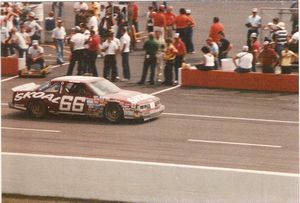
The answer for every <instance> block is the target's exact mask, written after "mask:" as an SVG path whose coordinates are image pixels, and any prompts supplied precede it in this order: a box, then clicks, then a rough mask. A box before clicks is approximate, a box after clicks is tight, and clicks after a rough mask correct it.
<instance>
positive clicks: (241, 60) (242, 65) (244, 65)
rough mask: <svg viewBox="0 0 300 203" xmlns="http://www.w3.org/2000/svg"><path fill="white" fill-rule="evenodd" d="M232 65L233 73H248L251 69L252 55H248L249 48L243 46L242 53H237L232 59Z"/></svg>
mask: <svg viewBox="0 0 300 203" xmlns="http://www.w3.org/2000/svg"><path fill="white" fill-rule="evenodd" d="M232 61H233V63H234V65H235V66H236V69H235V70H234V71H235V72H238V73H249V72H251V68H252V61H253V55H252V54H251V53H249V47H248V46H243V48H242V52H240V53H238V54H237V55H236V56H235V57H234V58H233V59H232ZM237 61H238V62H237Z"/></svg>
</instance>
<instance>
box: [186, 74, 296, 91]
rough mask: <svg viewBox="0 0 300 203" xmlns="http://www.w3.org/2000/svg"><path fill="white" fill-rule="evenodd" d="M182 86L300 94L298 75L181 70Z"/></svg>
mask: <svg viewBox="0 0 300 203" xmlns="http://www.w3.org/2000/svg"><path fill="white" fill-rule="evenodd" d="M181 71H182V72H181V80H182V81H181V85H182V86H194V87H209V88H225V89H242V90H263V91H273V92H290V93H298V92H299V82H298V81H299V75H298V74H287V75H284V74H267V73H257V72H255V73H236V72H233V71H222V70H212V71H200V70H190V69H181Z"/></svg>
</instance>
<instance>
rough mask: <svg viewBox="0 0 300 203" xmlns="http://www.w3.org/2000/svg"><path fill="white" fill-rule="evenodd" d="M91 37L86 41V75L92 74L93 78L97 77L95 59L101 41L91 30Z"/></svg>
mask: <svg viewBox="0 0 300 203" xmlns="http://www.w3.org/2000/svg"><path fill="white" fill-rule="evenodd" d="M90 32H91V35H90V37H89V39H88V44H89V48H88V62H89V64H88V73H89V74H93V76H95V77H98V72H97V67H96V59H97V52H98V49H99V45H100V43H101V39H100V37H99V35H96V34H95V31H94V30H91V31H90Z"/></svg>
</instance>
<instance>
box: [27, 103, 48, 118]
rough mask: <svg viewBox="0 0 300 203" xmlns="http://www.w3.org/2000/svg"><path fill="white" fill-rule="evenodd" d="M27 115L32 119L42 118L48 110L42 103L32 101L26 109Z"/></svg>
mask: <svg viewBox="0 0 300 203" xmlns="http://www.w3.org/2000/svg"><path fill="white" fill-rule="evenodd" d="M27 110H28V112H29V115H30V116H31V117H33V118H43V117H45V116H46V114H47V112H48V110H47V106H46V105H45V104H44V103H43V102H42V101H32V102H30V103H29V105H28V108H27Z"/></svg>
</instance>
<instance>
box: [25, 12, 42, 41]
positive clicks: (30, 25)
mask: <svg viewBox="0 0 300 203" xmlns="http://www.w3.org/2000/svg"><path fill="white" fill-rule="evenodd" d="M24 25H25V26H26V28H27V29H29V30H30V32H29V33H28V34H29V36H30V38H31V40H40V38H41V37H40V35H41V34H40V33H41V31H42V30H43V29H42V27H41V26H40V25H39V24H38V23H37V22H36V20H35V13H34V12H30V13H29V14H28V21H26V22H25V23H24Z"/></svg>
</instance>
